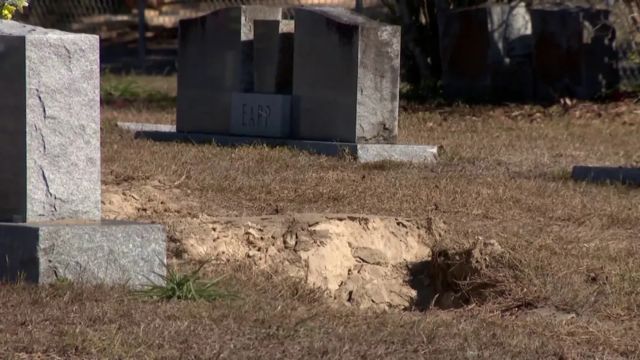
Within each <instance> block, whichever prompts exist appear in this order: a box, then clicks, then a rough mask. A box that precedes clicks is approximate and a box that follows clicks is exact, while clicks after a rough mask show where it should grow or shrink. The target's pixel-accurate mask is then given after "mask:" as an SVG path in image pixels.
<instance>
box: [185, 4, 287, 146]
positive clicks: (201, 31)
mask: <svg viewBox="0 0 640 360" xmlns="http://www.w3.org/2000/svg"><path fill="white" fill-rule="evenodd" d="M281 17H282V9H281V8H277V7H266V6H239V7H231V8H226V9H222V10H218V11H214V12H212V13H210V14H208V15H205V16H201V17H198V18H194V19H186V20H181V21H180V26H179V53H178V66H179V71H178V104H177V119H176V125H177V129H178V131H179V132H205V133H220V134H225V133H228V132H229V119H230V118H231V94H232V93H233V92H249V91H253V87H254V86H253V81H254V75H253V36H254V35H253V34H254V33H253V21H254V20H258V19H271V20H280V19H281Z"/></svg>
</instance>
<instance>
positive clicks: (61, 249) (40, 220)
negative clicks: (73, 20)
mask: <svg viewBox="0 0 640 360" xmlns="http://www.w3.org/2000/svg"><path fill="white" fill-rule="evenodd" d="M98 54H99V40H98V37H97V36H94V35H84V34H71V33H65V32H61V31H55V30H49V29H43V28H38V27H33V26H27V25H23V24H20V23H16V22H13V21H0V107H2V109H3V112H2V114H0V221H3V222H0V279H2V280H15V279H17V278H19V277H25V278H26V280H28V281H32V282H37V283H46V282H51V281H54V280H55V279H56V278H61V277H62V278H67V279H71V280H78V281H86V282H101V283H127V284H130V285H133V286H137V285H141V284H144V283H146V282H147V281H148V279H150V278H153V277H154V276H155V274H163V273H164V271H165V268H164V263H165V235H164V231H163V229H162V227H161V226H159V225H146V224H135V223H121V222H102V221H101V209H100V206H101V203H100V193H101V191H100V92H99V89H100V70H99V58H98Z"/></svg>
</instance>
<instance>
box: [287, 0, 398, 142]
mask: <svg viewBox="0 0 640 360" xmlns="http://www.w3.org/2000/svg"><path fill="white" fill-rule="evenodd" d="M295 17H296V31H295V42H294V44H295V45H294V48H295V55H294V65H293V66H294V67H293V96H294V100H293V101H294V105H293V128H292V135H293V136H294V137H296V138H298V139H307V140H324V141H340V142H350V143H394V142H395V141H396V138H397V135H398V103H399V86H400V78H399V74H400V28H399V27H398V26H392V25H387V24H382V23H379V22H376V21H373V20H371V19H368V18H366V17H364V16H361V15H358V14H356V13H354V12H351V11H348V10H345V9H339V8H297V9H296V10H295Z"/></svg>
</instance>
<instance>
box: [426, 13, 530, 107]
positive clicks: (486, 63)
mask: <svg viewBox="0 0 640 360" xmlns="http://www.w3.org/2000/svg"><path fill="white" fill-rule="evenodd" d="M438 24H439V27H440V29H439V36H440V56H441V62H442V86H443V90H444V95H445V97H446V98H448V99H452V100H455V99H468V100H520V101H521V100H528V99H530V98H531V97H532V95H533V73H532V68H531V53H532V36H531V20H530V16H529V13H528V10H527V8H526V7H525V6H524V4H517V5H513V4H493V5H487V6H480V7H473V8H466V9H459V10H453V11H446V12H441V13H439V17H438Z"/></svg>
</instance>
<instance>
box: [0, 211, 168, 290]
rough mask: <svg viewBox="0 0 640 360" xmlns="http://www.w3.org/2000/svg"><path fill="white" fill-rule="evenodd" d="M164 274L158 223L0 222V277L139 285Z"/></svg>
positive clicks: (163, 237) (163, 249)
mask: <svg viewBox="0 0 640 360" xmlns="http://www.w3.org/2000/svg"><path fill="white" fill-rule="evenodd" d="M165 273H166V235H165V232H164V230H163V227H162V226H161V225H154V224H140V223H131V222H115V221H102V222H50V223H0V279H2V280H3V281H17V280H23V281H26V282H31V283H37V284H46V283H52V282H55V281H57V280H62V279H64V280H70V281H73V282H78V283H87V284H98V283H99V284H107V285H127V286H130V287H134V288H137V287H141V286H144V285H148V284H150V283H151V282H155V283H159V282H160V281H161V280H162V278H161V277H162V276H164V274H165Z"/></svg>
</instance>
